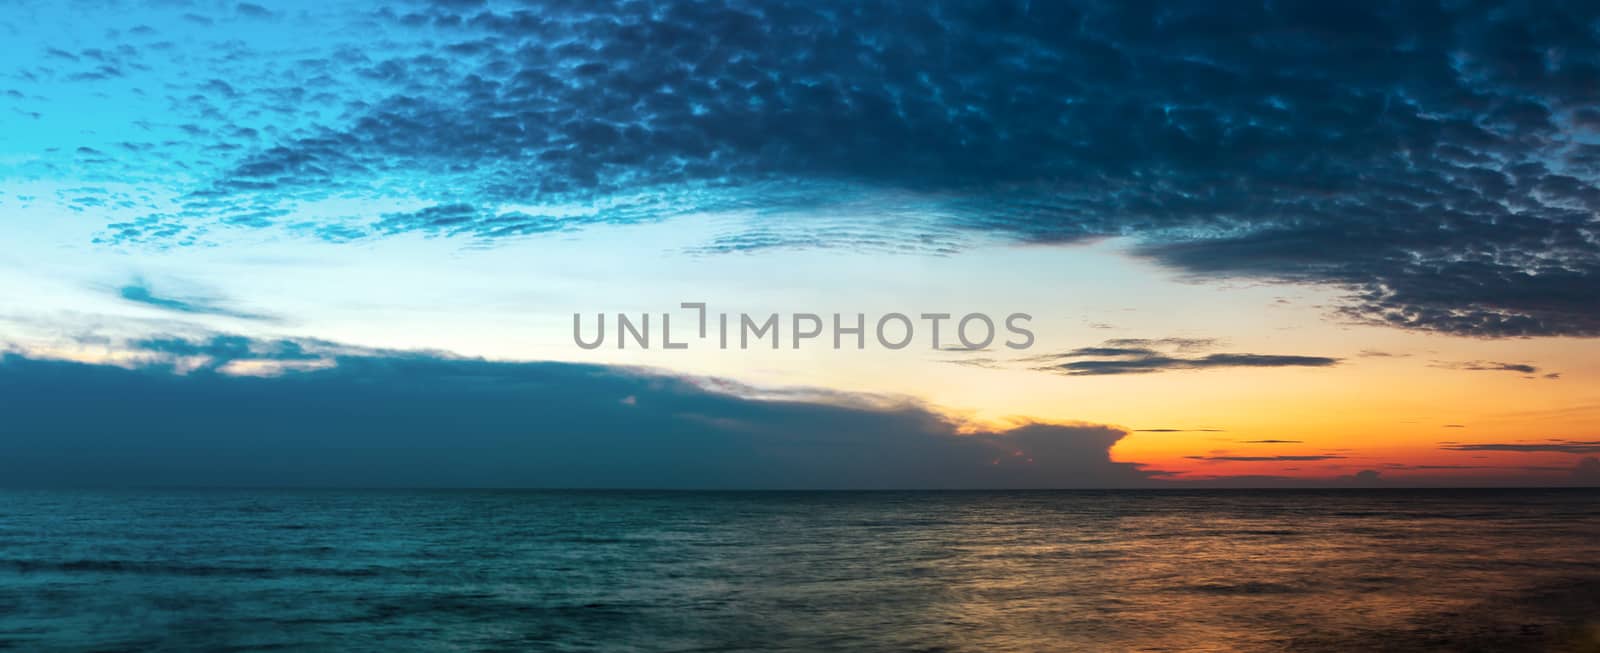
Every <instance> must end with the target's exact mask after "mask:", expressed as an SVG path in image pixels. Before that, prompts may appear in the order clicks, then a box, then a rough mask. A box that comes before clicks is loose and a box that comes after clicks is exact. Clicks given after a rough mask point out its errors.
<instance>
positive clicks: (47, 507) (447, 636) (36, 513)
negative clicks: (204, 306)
mask: <svg viewBox="0 0 1600 653" xmlns="http://www.w3.org/2000/svg"><path fill="white" fill-rule="evenodd" d="M1596 561H1600V493H1597V492H1594V491H1588V490H1564V491H1381V492H1380V491H1372V492H1350V491H1345V492H1282V491H1279V492H993V493H916V492H907V493H748V494H745V493H643V492H509V491H508V492H378V491H371V492H335V491H243V490H239V491H223V490H217V491H138V492H132V491H127V492H67V491H52V492H22V491H12V492H3V493H0V648H7V647H9V648H12V649H15V650H25V651H37V650H45V651H50V650H103V649H160V650H208V651H210V650H225V649H231V650H257V649H272V648H277V649H295V650H304V649H310V650H352V649H372V650H439V649H450V650H506V649H511V650H558V651H562V650H597V649H598V650H624V651H626V650H638V651H702V650H718V651H728V650H764V651H777V650H783V651H810V650H866V651H1039V650H1067V651H1075V650H1089V651H1097V650H1106V651H1121V650H1168V651H1205V650H1219V651H1220V650H1295V651H1317V650H1325V651H1358V650H1571V651H1595V650H1600V566H1597V562H1596Z"/></svg>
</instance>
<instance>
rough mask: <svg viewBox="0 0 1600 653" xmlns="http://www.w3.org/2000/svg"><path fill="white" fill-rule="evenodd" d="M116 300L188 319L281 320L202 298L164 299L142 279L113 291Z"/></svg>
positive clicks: (164, 297) (195, 296)
mask: <svg viewBox="0 0 1600 653" xmlns="http://www.w3.org/2000/svg"><path fill="white" fill-rule="evenodd" d="M116 293H117V296H118V297H121V298H122V299H124V300H127V301H130V302H133V303H135V304H142V305H144V306H150V307H153V308H159V309H162V310H166V311H172V312H174V313H186V314H189V315H214V316H217V317H229V318H234V319H239V320H254V321H260V322H278V321H281V318H278V317H276V316H273V315H267V314H264V313H252V312H248V311H242V310H239V309H236V308H233V307H232V306H230V305H229V304H228V302H227V301H226V300H224V299H221V298H218V297H213V296H205V295H165V294H160V293H157V292H156V291H155V290H154V289H152V288H151V287H150V284H148V283H146V282H145V281H144V280H143V279H134V280H133V281H131V282H129V283H128V284H126V285H123V286H121V287H119V288H117V289H116Z"/></svg>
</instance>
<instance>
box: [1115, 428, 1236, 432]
mask: <svg viewBox="0 0 1600 653" xmlns="http://www.w3.org/2000/svg"><path fill="white" fill-rule="evenodd" d="M1223 431H1224V429H1210V428H1204V429H1174V428H1159V429H1134V433H1222V432H1223Z"/></svg>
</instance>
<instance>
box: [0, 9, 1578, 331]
mask: <svg viewBox="0 0 1600 653" xmlns="http://www.w3.org/2000/svg"><path fill="white" fill-rule="evenodd" d="M259 9H260V8H259V7H258V6H257V5H252V4H241V5H237V10H238V12H239V13H243V14H259V13H262V12H261V11H258V10H259ZM1532 11H1533V10H1532V9H1530V8H1528V7H1513V8H1508V9H1506V10H1505V11H1500V12H1488V11H1483V10H1482V8H1481V7H1477V6H1474V5H1470V4H1459V3H1445V2H1439V3H1421V4H1417V5H1415V6H1411V7H1408V10H1407V11H1403V12H1400V11H1392V10H1391V9H1390V8H1388V7H1387V6H1382V5H1371V6H1368V7H1357V8H1342V9H1341V11H1340V12H1339V15H1338V16H1336V17H1332V16H1328V15H1326V14H1325V13H1324V12H1323V11H1322V10H1321V9H1316V8H1309V7H1307V6H1301V5H1279V4H1272V3H1266V4H1256V5H1253V6H1251V7H1245V8H1241V9H1240V10H1239V11H1236V12H1234V13H1232V14H1231V15H1230V20H1229V29H1226V30H1222V29H1218V28H1217V26H1216V24H1215V22H1214V20H1212V18H1213V17H1212V16H1211V15H1210V14H1209V12H1208V11H1207V10H1206V9H1205V8H1204V7H1202V6H1200V5H1193V6H1184V5H1171V6H1166V7H1164V8H1163V9H1162V10H1161V11H1150V10H1149V9H1148V8H1147V7H1142V6H1138V5H1132V4H1125V3H1101V4H1094V5H1079V4H1072V3H1002V4H998V5H986V6H985V7H984V8H982V9H979V8H977V7H974V6H969V5H963V4H960V3H945V2H863V3H857V4H853V5H851V6H850V8H849V10H847V11H836V10H831V9H826V8H822V7H818V6H816V5H815V4H814V3H809V2H800V1H797V0H796V1H788V2H763V3H750V2H744V1H741V0H715V1H711V2H688V1H687V0H684V1H670V0H669V1H667V2H661V3H620V4H613V3H605V4H592V3H570V2H545V3H538V4H537V5H536V6H530V7H501V6H495V5H488V6H483V7H473V8H465V7H461V6H452V5H450V4H435V5H431V6H416V7H404V8H401V7H395V8H385V9H382V10H379V11H375V12H365V13H361V12H341V11H338V10H336V9H335V8H319V7H307V8H305V9H304V12H305V13H306V15H307V18H306V20H305V21H302V22H303V23H308V24H311V25H315V26H318V27H321V28H323V29H322V31H321V33H322V34H323V35H325V38H319V39H304V42H303V43H302V46H303V47H301V48H297V49H296V51H295V52H294V54H293V56H292V57H288V56H283V55H281V54H279V53H277V52H276V51H257V50H253V49H250V48H248V47H244V46H241V45H239V44H237V43H232V42H230V41H227V40H226V39H225V37H226V35H225V34H218V35H213V34H211V33H209V32H208V31H207V30H205V29H203V28H200V27H195V26H190V27H189V28H188V31H189V32H190V33H189V34H185V35H184V36H186V37H188V36H193V37H195V38H192V39H191V38H185V39H183V40H182V41H176V40H175V41H174V43H178V44H179V45H176V46H174V47H173V49H171V50H170V51H158V50H155V49H153V48H145V47H143V46H144V45H145V44H144V42H143V41H141V40H130V41H128V42H126V43H118V44H115V46H116V47H117V48H118V49H117V50H111V49H106V50H105V51H104V53H109V54H110V55H111V56H106V57H104V60H97V59H94V58H93V57H90V56H87V55H86V54H85V52H81V51H72V52H68V51H66V50H59V49H58V50H53V51H46V50H44V49H43V48H41V49H39V50H38V51H36V52H30V53H28V55H29V56H32V57H34V58H36V59H37V61H27V62H24V63H25V64H37V66H30V67H39V68H47V67H55V68H60V72H59V73H58V74H59V75H60V76H63V77H65V78H66V79H68V80H76V81H74V82H72V83H82V84H102V83H103V82H104V81H105V80H111V79H114V78H115V79H118V80H122V79H124V78H129V77H137V78H139V79H143V80H154V81H168V80H174V79H175V77H174V76H173V75H170V74H166V73H167V72H169V71H170V69H176V68H178V67H182V68H183V69H184V70H190V71H193V73H194V74H192V75H190V78H191V79H190V81H186V82H185V81H172V82H171V83H174V84H180V86H178V87H175V88H174V89H173V90H172V91H171V92H172V94H173V96H174V97H183V98H185V101H184V103H183V106H182V107H180V108H179V109H178V110H177V111H178V113H177V114H176V115H173V116H171V118H172V119H171V120H168V119H166V118H168V116H164V115H139V114H137V113H133V112H134V111H136V110H137V108H138V105H137V104H135V103H129V104H128V108H129V111H130V113H129V118H128V119H129V122H130V123H134V124H142V125H144V126H145V128H146V131H148V132H149V133H150V138H149V139H148V140H149V141H150V142H151V143H153V144H154V145H153V146H152V147H151V148H149V149H148V150H145V151H142V152H138V153H133V152H130V153H129V158H105V159H104V160H99V159H97V160H98V161H100V162H98V163H94V164H92V165H93V166H94V169H95V170H96V171H97V172H99V173H106V172H118V173H122V172H129V173H131V174H134V175H137V176H138V177H139V178H140V179H149V180H152V181H153V182H155V183H159V184H164V185H165V186H166V187H167V188H168V189H169V190H170V195H172V196H173V197H175V198H177V199H178V200H180V202H179V204H180V206H178V207H177V209H175V210H174V211H171V212H166V213H151V214H148V215H146V216H143V217H141V218H138V219H130V220H118V221H117V222H116V223H115V224H113V225H111V226H109V227H108V229H107V230H106V232H105V233H104V234H103V235H102V238H103V239H104V241H105V242H111V243H140V242H143V243H150V244H160V243H183V242H195V239H203V238H205V237H207V233H208V230H210V229H212V228H215V227H217V226H219V225H225V224H227V222H226V221H227V219H228V217H229V216H231V215H237V214H244V213H255V212H257V211H259V210H262V209H268V210H271V209H279V208H284V207H290V208H295V207H300V206H302V205H303V204H304V203H307V202H315V201H317V200H321V199H327V198H329V197H341V198H356V199H367V200H372V201H381V200H388V199H394V198H401V199H405V200H411V201H415V202H418V203H419V204H420V205H422V206H437V207H468V208H466V209H463V210H461V211H457V212H455V214H456V215H457V217H460V218H464V221H461V222H452V223H448V224H449V225H454V226H444V227H443V229H442V230H441V224H440V222H439V221H438V220H437V219H436V218H437V217H438V216H436V215H429V214H425V211H426V210H421V211H423V212H424V213H423V214H420V215H415V216H412V217H409V218H408V217H403V216H402V215H400V214H397V215H396V216H390V217H377V218H375V219H373V220H355V221H354V222H350V223H346V222H342V221H339V222H337V224H335V223H334V220H335V219H334V218H333V217H326V216H323V217H315V218H305V217H289V216H287V215H285V216H272V215H271V214H270V213H266V214H262V215H263V216H265V217H263V218H262V219H260V220H258V221H256V222H257V223H258V224H261V225H276V226H280V227H281V226H287V224H288V223H290V222H291V221H292V222H294V223H296V224H298V223H300V222H303V221H305V220H307V219H312V220H315V221H321V222H322V224H318V225H313V228H312V229H309V230H307V231H306V233H311V234H318V233H325V234H330V235H332V234H338V235H339V240H349V239H351V238H365V237H374V238H375V237H384V236H387V235H392V234H397V233H403V232H405V231H407V230H422V231H428V232H430V233H433V232H438V233H441V234H457V235H461V236H466V237H471V238H480V239H493V238H503V237H520V236H522V235H525V234H528V233H535V232H537V231H539V230H540V229H539V228H538V227H541V226H543V225H545V224H546V220H545V218H541V217H531V218H522V217H516V216H513V217H510V218H509V219H508V221H507V224H508V225H510V226H512V227H513V228H509V229H500V228H495V227H489V226H483V227H479V226H477V223H479V222H482V221H485V220H496V219H501V218H504V217H505V216H507V215H510V214H514V213H518V212H519V211H520V209H518V208H517V207H541V208H539V209H538V210H532V211H520V212H521V213H522V214H523V215H528V216H539V215H543V214H544V213H542V212H543V211H544V210H545V209H561V210H562V211H571V213H570V214H568V215H570V217H569V218H567V220H568V224H569V225H570V226H572V227H577V226H581V225H584V224H599V223H608V224H630V223H636V222H642V221H655V220H661V219H666V218H671V217H674V216H682V215H691V214H697V213H704V212H708V211H710V212H740V213H745V214H749V215H750V216H751V218H752V219H751V220H750V221H749V223H748V227H747V228H737V229H734V230H733V231H730V232H729V233H725V234H722V235H720V236H717V237H715V238H714V240H713V242H711V243H708V244H707V246H706V247H705V250H704V251H738V250H748V249H761V248H770V247H787V246H800V247H817V246H824V247H828V246H834V247H858V246H859V247H865V248H871V249H896V248H902V249H906V250H911V251H951V250H952V249H955V248H960V247H962V246H964V244H965V243H968V242H971V241H973V240H976V239H983V238H991V237H993V238H1001V239H1008V240H1012V241H1017V242H1027V243H1068V242H1080V241H1084V240H1086V239H1092V238H1101V237H1108V236H1126V237H1129V238H1131V239H1132V240H1133V241H1134V243H1135V245H1136V248H1135V252H1136V253H1137V254H1138V255H1140V256H1143V257H1147V258H1149V259H1152V260H1154V261H1157V262H1159V263H1161V264H1163V265H1167V266H1170V267H1172V268H1174V269H1177V270H1180V271H1183V272H1185V273H1189V274H1192V275H1195V276H1197V277H1245V278H1253V279H1266V280H1275V281H1280V282H1289V283H1315V284H1323V285H1326V286H1331V287H1334V288H1336V289H1341V290H1343V291H1344V292H1345V300H1344V301H1343V303H1342V306H1341V311H1342V312H1343V314H1345V315H1346V316H1349V317H1351V318H1353V319H1356V320H1359V321H1362V322H1369V323H1377V324H1385V325H1390V326H1394V327H1399V328H1404V329H1415V330H1424V331H1437V332H1445V333H1453V334H1460V335H1469V336H1484V337H1504V336H1533V335H1584V336H1592V335H1600V283H1597V277H1600V240H1597V239H1596V238H1595V236H1594V217H1593V216H1594V215H1595V213H1596V211H1597V210H1600V188H1597V186H1596V179H1597V176H1596V173H1597V172H1600V146H1597V145H1595V144H1594V143H1592V142H1591V141H1592V140H1593V139H1592V138H1590V137H1589V135H1591V134H1592V132H1593V131H1594V130H1595V129H1596V128H1597V127H1600V111H1596V109H1595V108H1594V107H1595V106H1596V104H1597V103H1600V91H1597V90H1596V89H1600V66H1596V65H1595V63H1594V59H1595V54H1596V53H1597V52H1600V35H1597V34H1596V33H1595V31H1594V30H1586V29H1577V28H1574V27H1573V26H1582V25H1591V24H1593V23H1594V22H1595V21H1596V19H1597V18H1600V8H1596V7H1595V6H1592V5H1589V4H1584V3H1566V4H1563V5H1561V6H1552V7H1541V8H1539V10H1538V11H1537V12H1536V13H1537V15H1536V16H1534V15H1530V12H1532ZM127 18H128V20H138V19H140V18H142V17H140V16H138V15H131V16H128V17H127ZM195 18H196V19H198V20H201V21H205V22H207V23H209V22H210V21H211V20H212V19H211V18H209V17H204V16H195ZM252 27H259V29H262V30H273V29H277V30H283V32H282V33H283V34H293V35H296V36H298V34H299V33H298V32H291V31H289V30H303V29H304V27H303V25H284V24H281V23H278V22H273V21H256V22H255V23H253V24H252ZM91 28H92V27H91V26H89V25H85V26H83V27H82V29H85V30H88V29H91ZM1238 34H1250V35H1251V38H1238V36H1237V35H1238ZM84 36H86V37H87V36H88V35H87V34H86V35H84ZM128 38H130V39H132V38H135V37H134V36H133V35H129V37H128ZM138 38H143V37H138ZM373 39H381V40H382V41H383V43H384V44H385V47H383V48H379V49H375V48H370V47H366V46H368V45H369V43H370V42H371V41H372V40H373ZM63 40H64V41H71V40H80V41H83V40H88V39H87V38H79V39H63ZM124 46H126V47H127V48H128V49H129V50H128V52H126V53H125V54H124V53H122V52H121V50H120V48H121V47H124ZM47 63H48V64H49V66H46V65H45V64H47ZM141 66H142V68H141ZM219 78H226V81H227V84H228V85H229V87H230V88H231V89H232V90H233V95H229V94H228V93H227V92H226V91H224V90H222V89H220V88H211V87H207V86H206V84H207V83H208V82H209V81H210V80H212V79H219ZM41 79H42V78H41ZM51 81H52V83H54V80H51ZM182 84H189V86H182ZM122 86H129V85H128V84H123V85H122ZM122 86H103V87H102V88H101V89H97V90H104V91H106V92H108V93H119V92H124V91H121V90H119V89H121V88H122ZM116 99H117V98H115V97H114V98H113V101H115V100H116ZM33 108H39V107H35V106H33V105H31V104H25V105H24V106H19V107H17V110H21V111H25V112H26V111H28V110H30V109H33ZM108 131H109V130H108ZM87 145H92V146H99V145H103V144H102V143H98V142H97V143H87ZM99 149H101V150H104V148H99ZM51 163H52V164H60V165H66V163H65V162H55V161H52V162H51ZM179 170H182V171H184V174H181V175H179V174H168V173H175V172H176V171H179ZM188 179H196V180H198V181H196V182H195V183H194V184H192V185H180V181H179V180H188ZM296 215H297V216H298V214H296ZM372 215H378V214H377V213H373V214H372ZM491 216H492V217H491ZM797 216H801V217H804V219H797ZM318 227H330V228H328V229H320V228H318ZM819 227H822V228H819Z"/></svg>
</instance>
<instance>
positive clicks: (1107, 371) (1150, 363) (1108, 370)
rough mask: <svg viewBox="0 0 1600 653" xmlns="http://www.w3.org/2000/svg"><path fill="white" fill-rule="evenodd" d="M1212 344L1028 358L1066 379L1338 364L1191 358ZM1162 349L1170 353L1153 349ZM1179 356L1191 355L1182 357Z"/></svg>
mask: <svg viewBox="0 0 1600 653" xmlns="http://www.w3.org/2000/svg"><path fill="white" fill-rule="evenodd" d="M1213 342H1214V341H1211V340H1195V339H1165V340H1127V339H1123V340H1109V341H1106V342H1105V343H1102V344H1101V345H1100V346H1097V347H1081V348H1078V349H1073V350H1070V351H1067V352H1065V353H1060V354H1044V355H1040V356H1031V357H1028V358H1026V359H1024V360H1027V361H1032V362H1035V363H1043V364H1042V365H1038V366H1036V367H1035V368H1034V369H1037V370H1041V371H1047V372H1054V373H1057V374H1065V375H1068V376H1102V375H1114V374H1150V373H1154V372H1164V371H1169V370H1203V369H1216V368H1227V367H1330V366H1333V365H1337V364H1338V363H1339V362H1340V359H1338V358H1329V357H1325V356H1293V355H1277V354H1239V353H1214V354H1204V355H1194V354H1193V353H1192V352H1196V351H1200V350H1202V349H1203V348H1204V347H1208V346H1211V345H1212V343H1213ZM1156 346H1166V347H1169V348H1171V349H1173V350H1174V351H1172V352H1170V353H1164V352H1161V351H1158V350H1156V349H1154V348H1153V347H1156ZM1183 352H1191V353H1189V354H1187V355H1186V354H1184V353H1183Z"/></svg>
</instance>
